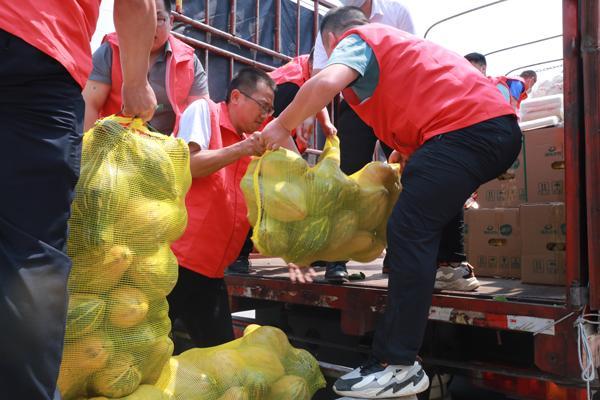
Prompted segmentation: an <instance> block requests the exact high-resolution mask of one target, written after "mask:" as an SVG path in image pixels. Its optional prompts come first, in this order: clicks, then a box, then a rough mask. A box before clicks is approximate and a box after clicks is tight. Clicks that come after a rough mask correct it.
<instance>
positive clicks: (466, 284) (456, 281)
mask: <svg viewBox="0 0 600 400" xmlns="http://www.w3.org/2000/svg"><path fill="white" fill-rule="evenodd" d="M478 287H479V281H478V280H477V278H475V275H474V274H473V267H472V266H471V264H469V263H468V262H466V261H463V262H461V263H448V264H446V265H440V266H439V267H438V269H437V272H436V274H435V288H436V289H437V290H458V291H462V292H470V291H472V290H475V289H477V288H478Z"/></svg>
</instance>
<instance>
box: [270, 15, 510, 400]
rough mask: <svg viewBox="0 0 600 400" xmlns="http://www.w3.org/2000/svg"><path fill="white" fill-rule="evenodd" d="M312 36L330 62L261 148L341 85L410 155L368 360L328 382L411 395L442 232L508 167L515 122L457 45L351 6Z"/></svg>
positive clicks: (349, 392) (379, 130) (282, 136)
mask: <svg viewBox="0 0 600 400" xmlns="http://www.w3.org/2000/svg"><path fill="white" fill-rule="evenodd" d="M321 33H322V37H323V43H324V45H325V49H326V51H327V53H328V55H330V57H329V61H328V64H327V66H326V67H325V68H324V69H323V70H322V71H321V72H319V73H318V74H317V75H315V76H314V77H313V78H312V79H311V80H309V81H308V82H306V83H305V84H304V86H303V87H302V88H301V89H300V91H299V92H298V94H297V95H296V98H295V99H294V101H293V102H292V104H291V105H290V106H289V107H288V108H287V109H286V110H285V111H284V112H282V113H281V115H280V116H279V117H278V118H277V119H275V120H273V121H272V122H271V123H269V125H267V126H266V127H265V129H264V130H263V132H262V134H261V139H262V140H263V141H264V142H265V144H266V145H267V146H268V147H274V146H277V145H278V144H284V145H286V147H291V143H290V140H289V130H290V128H292V127H294V126H296V124H297V123H298V121H300V120H302V119H303V118H304V117H306V116H307V115H311V114H314V113H315V112H316V111H318V110H319V109H321V108H322V107H323V105H325V104H327V103H328V102H329V101H331V99H332V98H333V97H334V96H335V95H336V94H337V93H338V92H339V91H342V92H343V94H344V98H345V99H346V100H347V101H348V102H349V104H350V106H351V107H352V108H353V109H354V110H355V111H356V112H357V114H358V115H359V116H360V117H361V119H362V120H364V121H365V122H366V123H367V124H369V125H370V126H371V127H373V130H374V132H375V134H376V135H377V137H378V138H379V139H380V140H382V141H383V142H385V143H386V144H387V145H388V146H390V147H392V148H393V149H394V150H396V151H398V152H401V153H403V154H404V155H405V157H407V158H408V157H409V156H410V159H409V160H408V162H407V163H406V165H405V167H404V170H403V173H402V185H403V191H402V193H401V194H400V197H399V199H398V202H397V203H396V205H395V207H394V210H393V212H392V215H391V217H390V220H389V222H388V230H387V242H388V248H389V249H390V273H389V281H388V296H387V304H386V308H385V314H384V316H383V318H382V319H381V321H380V325H379V326H378V327H377V329H376V331H375V337H374V341H373V357H372V358H371V360H370V361H369V362H368V363H367V364H366V365H363V366H362V367H360V368H357V369H355V370H354V371H352V372H350V373H348V374H346V375H344V376H342V377H341V378H340V379H338V380H337V381H336V382H335V384H334V390H335V391H336V392H337V393H338V394H340V395H343V396H349V397H360V398H390V397H402V396H408V395H413V394H416V393H419V392H423V391H425V390H426V389H427V387H428V384H429V380H428V378H427V375H426V374H425V373H424V371H423V369H422V368H421V366H420V364H419V362H418V361H416V357H417V353H418V351H419V347H420V346H421V343H422V340H423V335H424V332H425V327H426V324H427V318H428V315H429V307H430V305H431V294H432V292H433V288H434V281H435V276H436V269H437V268H436V267H437V265H436V255H437V253H438V246H439V242H440V237H441V235H442V230H443V229H444V226H446V224H447V223H448V222H449V221H450V220H451V219H452V218H453V217H454V216H455V215H456V213H457V212H458V210H460V208H461V207H463V205H464V203H465V201H466V200H467V198H468V197H469V196H470V195H471V193H473V192H474V191H475V190H476V189H477V188H478V187H479V186H480V185H481V184H482V183H484V182H486V181H489V180H491V179H493V178H495V177H497V176H498V175H499V174H501V173H502V172H503V171H505V170H506V169H507V168H508V167H509V166H510V165H511V164H512V162H513V161H514V160H515V158H516V157H517V155H518V153H519V150H520V148H521V131H520V129H519V126H518V124H517V121H516V117H515V115H514V111H513V110H512V108H511V107H510V105H508V104H507V103H506V102H504V101H502V96H501V95H500V93H499V92H498V90H497V89H496V88H495V87H494V85H493V84H492V83H491V82H490V81H489V80H488V79H486V78H485V77H484V76H482V75H481V74H480V73H479V72H478V71H477V70H475V69H474V68H473V67H472V66H471V65H470V64H469V62H468V61H467V60H465V59H464V58H463V57H461V56H459V55H458V54H455V53H453V52H451V51H449V50H446V49H444V48H442V47H440V46H438V45H436V44H434V43H431V42H428V41H426V40H423V39H420V38H417V37H415V36H413V35H411V34H408V33H406V32H403V31H400V30H398V29H395V28H392V27H388V26H385V25H381V24H376V23H373V24H369V23H368V20H367V19H366V18H365V17H364V14H363V13H362V12H361V11H360V9H358V8H355V7H343V8H339V9H334V10H331V11H330V12H329V13H327V15H325V17H324V18H323V20H322V22H321ZM290 275H291V276H292V277H296V278H297V277H298V272H297V267H294V266H291V267H290ZM300 278H301V279H300V280H303V279H302V278H304V277H303V275H300Z"/></svg>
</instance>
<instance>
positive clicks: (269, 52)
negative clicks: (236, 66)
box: [174, 14, 291, 62]
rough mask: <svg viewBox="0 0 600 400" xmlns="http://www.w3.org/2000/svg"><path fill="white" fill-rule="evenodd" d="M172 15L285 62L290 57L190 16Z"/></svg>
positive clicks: (202, 29)
mask: <svg viewBox="0 0 600 400" xmlns="http://www.w3.org/2000/svg"><path fill="white" fill-rule="evenodd" d="M174 15H175V19H176V20H177V21H180V22H183V23H185V24H188V25H190V26H191V27H193V28H196V29H199V30H201V31H204V32H207V33H210V34H212V35H214V36H217V37H220V38H222V39H225V40H227V41H229V42H232V43H235V44H239V45H241V46H244V47H247V48H249V49H251V50H256V51H258V52H260V53H263V54H266V55H268V56H271V57H274V58H278V59H280V60H282V61H285V62H287V61H289V60H290V59H291V58H290V57H288V56H286V55H284V54H281V53H278V52H276V51H273V50H271V49H268V48H266V47H263V46H260V45H258V44H256V43H253V42H250V41H248V40H245V39H242V38H239V37H237V36H233V35H231V34H229V33H227V32H223V31H221V30H219V29H217V28H214V27H212V26H210V25H207V24H204V23H202V22H200V21H196V20H194V19H192V18H190V17H186V16H185V15H182V14H174Z"/></svg>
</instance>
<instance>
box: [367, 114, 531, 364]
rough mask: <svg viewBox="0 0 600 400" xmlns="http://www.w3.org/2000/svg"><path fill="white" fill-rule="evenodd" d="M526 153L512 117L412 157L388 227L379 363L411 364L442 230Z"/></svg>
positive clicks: (434, 142) (457, 134) (432, 143)
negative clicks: (473, 196)
mask: <svg viewBox="0 0 600 400" xmlns="http://www.w3.org/2000/svg"><path fill="white" fill-rule="evenodd" d="M520 149H521V130H520V129H519V126H518V125H517V121H516V119H515V117H514V116H504V117H499V118H494V119H490V120H488V121H484V122H482V123H479V124H476V125H473V126H470V127H467V128H464V129H460V130H457V131H454V132H450V133H446V134H443V135H439V136H436V137H434V138H432V139H430V140H429V141H427V142H426V143H425V144H424V145H423V146H422V147H420V148H419V149H418V150H417V151H415V153H414V154H413V155H412V157H411V158H410V160H409V161H408V164H407V165H406V168H405V170H404V173H403V174H402V185H403V191H402V193H401V194H400V197H399V198H398V202H397V203H396V205H395V207H394V210H393V212H392V215H391V217H390V219H389V221H388V237H387V240H388V247H389V248H390V249H391V251H390V273H389V281H388V282H389V283H388V285H389V286H388V295H387V304H386V310H385V313H384V315H383V317H382V319H381V320H380V321H379V325H378V327H377V329H376V331H375V338H374V342H373V353H374V355H375V356H376V357H377V358H378V359H380V360H382V361H386V362H390V363H392V364H404V365H406V364H412V363H413V362H414V361H415V358H416V355H417V352H418V351H419V347H420V346H421V342H422V340H423V334H424V332H425V326H426V324H427V318H428V313H429V307H430V305H431V295H432V293H433V286H434V282H435V274H436V255H437V251H438V248H439V243H440V238H441V236H442V232H443V230H444V227H445V226H446V225H447V224H448V222H449V221H450V220H451V219H452V218H453V217H455V216H456V210H458V209H460V207H462V205H463V204H464V202H465V201H466V200H467V198H468V197H469V196H470V195H471V193H473V192H474V191H475V190H476V189H477V188H478V187H479V186H480V185H481V184H483V183H485V182H487V181H489V180H491V179H493V178H495V177H497V176H498V175H500V174H501V173H502V172H503V171H505V170H506V169H508V168H509V167H510V165H511V164H512V162H513V161H514V160H515V159H516V158H517V155H518V154H519V151H520Z"/></svg>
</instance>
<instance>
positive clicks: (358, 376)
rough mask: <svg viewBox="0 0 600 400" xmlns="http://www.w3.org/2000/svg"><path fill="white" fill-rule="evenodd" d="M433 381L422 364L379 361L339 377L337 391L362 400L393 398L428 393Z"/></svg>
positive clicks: (334, 387)
mask: <svg viewBox="0 0 600 400" xmlns="http://www.w3.org/2000/svg"><path fill="white" fill-rule="evenodd" d="M428 387H429V378H428V377H427V374H426V373H425V371H423V368H421V364H419V363H418V362H417V361H415V363H414V364H413V365H388V366H385V367H384V366H383V365H381V364H380V363H379V362H377V361H376V360H373V361H371V362H369V363H367V364H366V365H364V366H362V367H359V368H356V369H355V370H353V371H352V372H349V373H347V374H346V375H344V376H342V377H341V378H339V379H338V380H337V381H335V383H334V384H333V390H334V391H335V392H336V393H337V394H339V395H340V396H348V397H350V398H353V397H354V398H360V399H393V398H398V397H405V396H412V395H415V394H417V393H421V392H424V391H426V390H427V388H428Z"/></svg>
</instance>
